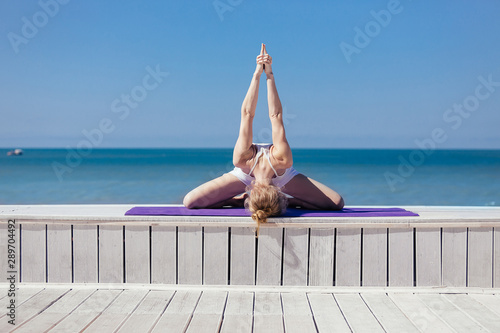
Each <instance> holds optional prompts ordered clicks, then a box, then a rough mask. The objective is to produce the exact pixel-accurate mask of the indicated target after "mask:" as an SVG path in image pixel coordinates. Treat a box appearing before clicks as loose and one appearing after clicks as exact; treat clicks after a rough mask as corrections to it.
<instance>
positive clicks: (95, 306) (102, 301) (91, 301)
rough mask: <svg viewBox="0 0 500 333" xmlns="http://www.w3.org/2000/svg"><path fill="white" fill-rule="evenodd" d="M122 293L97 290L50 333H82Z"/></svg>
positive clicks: (119, 291)
mask: <svg viewBox="0 0 500 333" xmlns="http://www.w3.org/2000/svg"><path fill="white" fill-rule="evenodd" d="M120 293H121V290H97V291H96V292H94V293H93V294H92V295H91V296H90V297H89V298H87V299H85V301H84V302H83V303H81V305H80V306H79V307H77V308H76V309H75V310H74V311H73V312H71V313H70V314H69V316H67V317H65V318H64V319H63V320H62V321H61V322H59V323H58V324H57V325H56V326H55V327H54V328H53V329H52V330H51V331H50V332H51V333H52V332H54V333H58V332H61V333H67V332H80V331H81V330H83V329H84V328H85V327H86V326H87V325H89V324H90V323H91V322H92V321H93V320H94V319H95V318H96V317H98V316H99V315H100V314H101V313H102V312H103V311H104V309H106V307H108V306H109V304H111V302H113V300H114V299H115V298H116V297H117V296H118V295H119V294H120Z"/></svg>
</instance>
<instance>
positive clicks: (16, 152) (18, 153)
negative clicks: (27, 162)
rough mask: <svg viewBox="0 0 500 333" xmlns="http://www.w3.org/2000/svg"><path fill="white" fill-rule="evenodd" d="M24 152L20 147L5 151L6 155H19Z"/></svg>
mask: <svg viewBox="0 0 500 333" xmlns="http://www.w3.org/2000/svg"><path fill="white" fill-rule="evenodd" d="M23 153H24V152H23V150H22V149H14V150H11V151H9V152H7V156H20V155H22V154H23Z"/></svg>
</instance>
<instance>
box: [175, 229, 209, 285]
mask: <svg viewBox="0 0 500 333" xmlns="http://www.w3.org/2000/svg"><path fill="white" fill-rule="evenodd" d="M177 237H178V238H177V239H178V242H177V246H178V257H177V262H178V272H177V274H178V276H177V279H178V280H177V281H178V283H179V284H196V285H201V284H202V277H203V275H202V253H201V252H202V247H201V246H202V230H201V227H192V228H190V227H178V235H177Z"/></svg>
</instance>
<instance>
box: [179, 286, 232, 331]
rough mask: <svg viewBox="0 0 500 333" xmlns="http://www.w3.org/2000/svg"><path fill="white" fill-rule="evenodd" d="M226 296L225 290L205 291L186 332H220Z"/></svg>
mask: <svg viewBox="0 0 500 333" xmlns="http://www.w3.org/2000/svg"><path fill="white" fill-rule="evenodd" d="M226 298H227V292H225V291H215V290H206V291H203V292H202V294H201V298H200V300H199V302H198V305H197V306H196V309H195V310H194V314H193V318H192V319H191V322H190V323H189V326H188V329H187V331H186V332H188V333H189V332H192V333H198V332H219V330H220V327H221V324H222V313H223V312H224V306H225V305H226Z"/></svg>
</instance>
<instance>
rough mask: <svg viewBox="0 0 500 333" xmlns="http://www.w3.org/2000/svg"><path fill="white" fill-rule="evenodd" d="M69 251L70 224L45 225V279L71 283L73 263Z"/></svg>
mask: <svg viewBox="0 0 500 333" xmlns="http://www.w3.org/2000/svg"><path fill="white" fill-rule="evenodd" d="M71 256H72V253H71V225H69V224H53V225H48V226H47V267H48V271H47V280H48V282H60V283H64V282H66V283H71V282H72V281H71V280H72V278H73V277H72V275H73V272H72V270H73V267H72V266H73V263H72V258H71Z"/></svg>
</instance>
